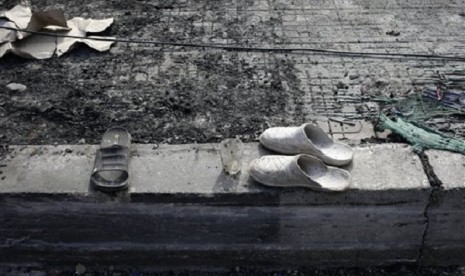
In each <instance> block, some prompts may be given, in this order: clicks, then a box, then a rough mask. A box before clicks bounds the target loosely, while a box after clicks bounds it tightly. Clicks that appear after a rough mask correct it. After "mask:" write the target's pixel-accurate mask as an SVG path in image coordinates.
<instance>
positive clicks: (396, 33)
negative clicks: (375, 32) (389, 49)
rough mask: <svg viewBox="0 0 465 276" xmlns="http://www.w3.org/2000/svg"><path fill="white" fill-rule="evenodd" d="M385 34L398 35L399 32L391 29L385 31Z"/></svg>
mask: <svg viewBox="0 0 465 276" xmlns="http://www.w3.org/2000/svg"><path fill="white" fill-rule="evenodd" d="M386 34H387V35H391V36H399V35H400V32H398V31H394V30H391V31H388V32H386Z"/></svg>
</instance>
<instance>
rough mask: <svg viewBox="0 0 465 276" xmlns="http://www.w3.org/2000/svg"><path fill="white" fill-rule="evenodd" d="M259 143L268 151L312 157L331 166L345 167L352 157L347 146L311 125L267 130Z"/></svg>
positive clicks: (350, 150)
mask: <svg viewBox="0 0 465 276" xmlns="http://www.w3.org/2000/svg"><path fill="white" fill-rule="evenodd" d="M260 142H261V143H262V144H263V146H265V147H266V148H268V149H270V150H273V151H276V152H279V153H282V154H289V155H295V154H301V153H302V154H309V155H313V156H316V157H318V158H320V159H321V160H322V161H323V162H325V163H326V164H328V165H332V166H344V165H347V164H348V163H350V161H352V158H353V156H354V153H353V151H352V149H351V148H350V147H349V146H347V145H344V144H341V143H336V142H334V141H333V140H332V139H331V138H329V136H328V135H327V134H326V133H325V132H324V131H323V130H322V129H321V128H319V127H317V126H315V125H312V124H303V125H301V126H300V127H272V128H269V129H267V130H265V131H264V132H263V133H262V135H260Z"/></svg>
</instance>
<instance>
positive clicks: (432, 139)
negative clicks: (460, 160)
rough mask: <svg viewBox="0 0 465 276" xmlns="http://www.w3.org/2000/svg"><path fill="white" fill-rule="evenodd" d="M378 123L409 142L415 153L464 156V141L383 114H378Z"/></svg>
mask: <svg viewBox="0 0 465 276" xmlns="http://www.w3.org/2000/svg"><path fill="white" fill-rule="evenodd" d="M379 122H380V123H381V124H380V126H381V127H382V128H385V129H389V130H391V131H393V132H395V133H397V134H399V135H400V136H402V137H403V138H405V139H406V140H407V141H409V142H410V143H411V144H412V145H413V146H414V149H415V150H416V151H419V152H421V151H423V150H424V149H438V150H448V151H452V152H458V153H461V154H465V140H462V139H458V138H454V137H449V136H447V135H445V134H443V133H441V132H438V131H435V130H433V129H430V128H428V127H425V126H418V125H415V124H413V123H409V122H406V121H404V120H402V118H400V117H398V116H395V117H394V118H393V120H391V119H390V118H388V117H387V116H386V115H385V114H384V113H381V114H380V117H379Z"/></svg>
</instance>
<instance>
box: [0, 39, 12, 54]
mask: <svg viewBox="0 0 465 276" xmlns="http://www.w3.org/2000/svg"><path fill="white" fill-rule="evenodd" d="M12 51H13V46H12V45H11V43H10V42H7V43H3V44H0V58H1V57H3V56H4V55H6V54H8V53H9V52H12Z"/></svg>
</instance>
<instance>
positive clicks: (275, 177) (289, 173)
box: [249, 154, 350, 192]
mask: <svg viewBox="0 0 465 276" xmlns="http://www.w3.org/2000/svg"><path fill="white" fill-rule="evenodd" d="M249 175H250V176H252V178H253V179H255V180H256V181H257V182H260V183H262V184H264V185H267V186H272V187H305V188H309V189H312V190H315V191H333V192H340V191H344V190H346V189H347V188H349V186H350V175H349V172H347V171H346V170H343V169H339V168H335V167H330V166H326V165H325V164H324V163H323V162H322V161H321V160H319V159H318V158H316V157H313V156H310V155H306V154H299V155H295V156H284V155H267V156H262V157H261V158H259V159H255V160H254V161H252V163H251V164H250V166H249Z"/></svg>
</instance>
